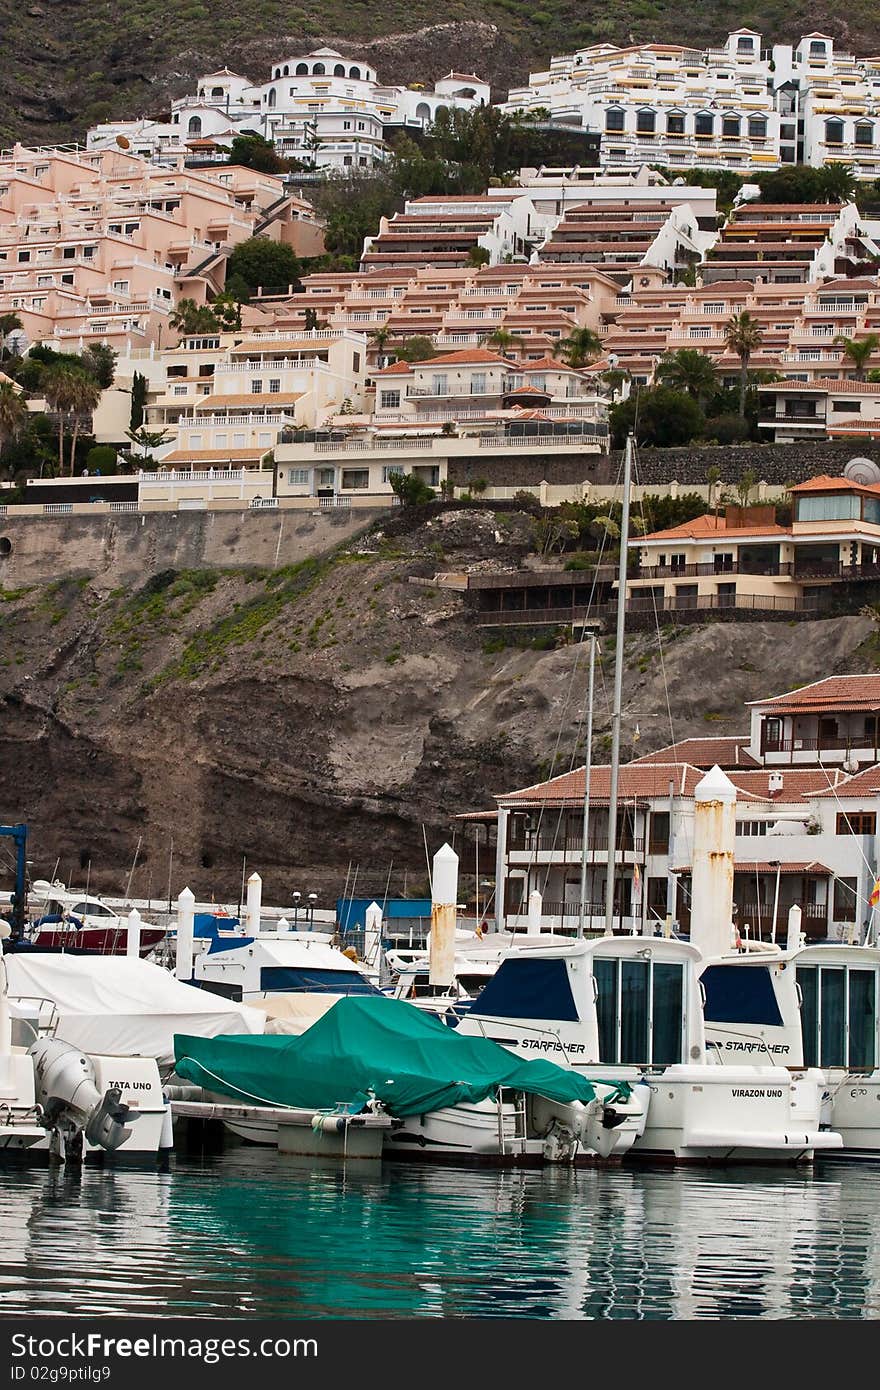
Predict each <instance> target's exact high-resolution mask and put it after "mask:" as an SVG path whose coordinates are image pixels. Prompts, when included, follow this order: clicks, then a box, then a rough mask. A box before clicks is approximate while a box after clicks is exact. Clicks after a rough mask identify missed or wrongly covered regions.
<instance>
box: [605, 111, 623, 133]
mask: <svg viewBox="0 0 880 1390" xmlns="http://www.w3.org/2000/svg"><path fill="white" fill-rule="evenodd" d="M625 123H626V112H625V111H623V110H622V108H621V107H619V106H612V107H609V109H608V110H607V111H606V112H605V129H606V130H623V129H624V128H625Z"/></svg>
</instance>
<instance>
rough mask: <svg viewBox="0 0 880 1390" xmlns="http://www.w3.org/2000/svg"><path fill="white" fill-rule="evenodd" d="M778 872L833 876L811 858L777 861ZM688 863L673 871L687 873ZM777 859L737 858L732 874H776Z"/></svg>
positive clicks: (824, 876) (830, 871)
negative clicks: (807, 859) (789, 861)
mask: <svg viewBox="0 0 880 1390" xmlns="http://www.w3.org/2000/svg"><path fill="white" fill-rule="evenodd" d="M778 868H779V872H780V874H783V875H784V874H814V875H815V876H816V877H817V878H833V877H834V870H833V869H829V868H828V867H827V865H825V864H820V863H819V862H818V860H816V859H811V860H810V861H809V863H806V862H805V861H803V860H800V861H798V862H791V863H787V864H786V863H782V862H779V863H778ZM690 869H691V866H690V864H677V865H676V866H675V873H677V874H680V873H689V872H690ZM776 869H777V861H776V860H773V861H772V862H771V861H770V860H760V859H757V860H756V859H737V860H736V861H735V863H734V866H733V872H734V874H752V875H754V874H773V875H775V874H776Z"/></svg>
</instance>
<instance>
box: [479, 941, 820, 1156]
mask: <svg viewBox="0 0 880 1390" xmlns="http://www.w3.org/2000/svg"><path fill="white" fill-rule="evenodd" d="M699 962H700V953H699V951H698V950H696V948H695V947H693V946H691V945H689V944H688V943H686V942H680V941H675V940H672V939H665V938H661V937H638V936H637V937H604V936H603V937H600V938H598V939H597V940H593V941H585V940H574V941H570V942H568V943H566V944H565V945H556V946H551V945H545V946H536V947H532V948H530V949H525V948H521V947H513V948H511V950H510V951H509V952H508V953H507V955H506V957H505V959H504V960H503V961H502V963H501V965H500V966H499V968H498V972H497V974H496V975H495V978H494V979H493V980H492V982H491V983H490V984H489V985H487V986H486V989H485V990H484V991H483V993H482V994H481V995H480V996H479V997H478V998H477V1000H476V1001H475V1002H474V1003H473V1004H472V1005H471V1007H470V1009H469V1010H468V1012H467V1014H466V1016H465V1017H464V1018H463V1019H462V1021H461V1023H460V1024H459V1032H461V1033H462V1034H465V1035H467V1034H479V1035H481V1036H484V1037H488V1038H491V1039H492V1040H493V1041H495V1042H499V1043H501V1044H503V1045H504V1046H505V1047H509V1048H512V1049H513V1050H514V1051H516V1052H518V1053H519V1054H520V1055H522V1056H524V1057H535V1056H545V1057H549V1058H550V1059H551V1060H553V1061H557V1062H559V1063H560V1064H562V1065H568V1066H571V1067H573V1068H574V1069H575V1070H578V1071H584V1072H585V1073H587V1074H589V1076H590V1077H591V1078H594V1077H598V1078H605V1079H609V1080H610V1079H621V1080H626V1081H630V1082H631V1083H637V1082H639V1081H644V1082H645V1083H646V1086H647V1088H649V1090H650V1105H649V1107H648V1114H647V1121H646V1123H645V1125H644V1129H643V1132H642V1133H641V1134H640V1135H639V1136H638V1137H637V1138H636V1139H635V1140H634V1143H633V1145H632V1153H633V1156H636V1155H641V1156H644V1157H662V1158H673V1159H676V1160H701V1161H705V1160H711V1159H714V1160H718V1161H725V1162H729V1161H742V1160H751V1161H754V1162H789V1163H790V1162H796V1161H798V1160H800V1159H807V1158H810V1157H812V1155H813V1153H814V1151H815V1150H817V1149H826V1148H827V1149H830V1148H839V1146H840V1137H839V1136H838V1135H836V1134H831V1133H828V1132H824V1131H820V1129H819V1123H818V1121H819V1106H820V1102H821V1092H822V1087H821V1078H819V1079H818V1080H817V1079H816V1078H813V1079H812V1082H811V1081H810V1080H809V1079H807V1080H804V1081H802V1082H795V1081H794V1080H793V1078H792V1077H791V1076H790V1074H789V1072H788V1071H787V1070H786V1069H785V1068H784V1067H782V1066H775V1065H757V1064H755V1063H754V1062H749V1063H745V1062H743V1063H741V1064H737V1065H736V1066H729V1067H724V1068H720V1067H718V1066H717V1065H715V1064H714V1063H713V1062H711V1061H709V1060H708V1058H707V1050H706V1041H705V1035H704V1029H703V1017H702V1010H701V1007H700V988H699V982H698V979H697V967H698V965H699ZM537 1001H540V1003H538V1002H537ZM538 1009H540V1013H539V1012H538Z"/></svg>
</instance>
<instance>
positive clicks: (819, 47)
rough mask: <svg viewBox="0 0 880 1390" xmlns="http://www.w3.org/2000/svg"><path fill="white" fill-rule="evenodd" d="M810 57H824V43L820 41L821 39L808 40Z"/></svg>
mask: <svg viewBox="0 0 880 1390" xmlns="http://www.w3.org/2000/svg"><path fill="white" fill-rule="evenodd" d="M810 57H811V58H824V57H825V45H824V43H823V42H822V40H821V39H811V41H810Z"/></svg>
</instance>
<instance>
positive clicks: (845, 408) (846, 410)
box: [831, 401, 862, 415]
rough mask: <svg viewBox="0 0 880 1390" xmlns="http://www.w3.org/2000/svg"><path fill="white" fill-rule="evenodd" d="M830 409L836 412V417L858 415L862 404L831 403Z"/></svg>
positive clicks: (858, 402) (848, 402)
mask: <svg viewBox="0 0 880 1390" xmlns="http://www.w3.org/2000/svg"><path fill="white" fill-rule="evenodd" d="M831 409H832V410H836V411H837V413H838V415H860V414H861V413H862V403H861V401H832V402H831Z"/></svg>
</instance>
